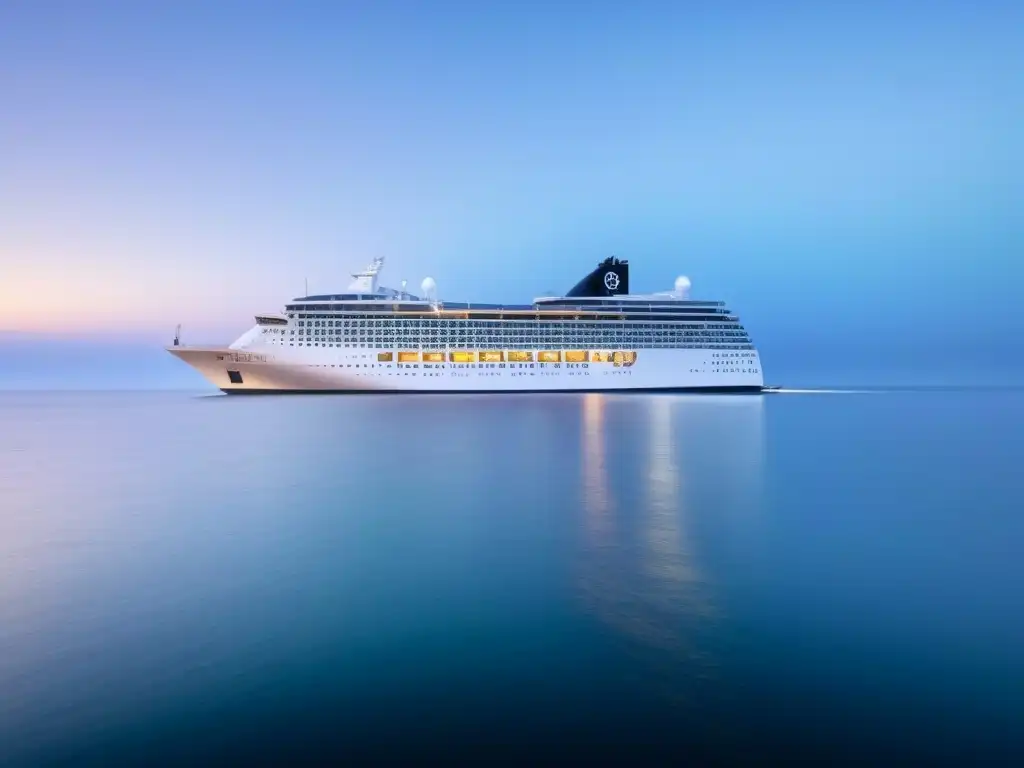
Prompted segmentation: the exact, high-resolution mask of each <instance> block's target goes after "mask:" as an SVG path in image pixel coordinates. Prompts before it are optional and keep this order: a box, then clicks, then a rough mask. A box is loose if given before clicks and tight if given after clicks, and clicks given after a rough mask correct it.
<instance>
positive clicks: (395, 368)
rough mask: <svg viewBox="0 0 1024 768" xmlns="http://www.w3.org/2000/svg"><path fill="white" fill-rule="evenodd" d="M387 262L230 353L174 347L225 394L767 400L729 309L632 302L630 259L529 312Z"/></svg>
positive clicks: (676, 294) (684, 294) (244, 339)
mask: <svg viewBox="0 0 1024 768" xmlns="http://www.w3.org/2000/svg"><path fill="white" fill-rule="evenodd" d="M382 268H383V259H376V260H374V261H373V263H372V264H370V265H369V266H368V267H367V268H366V269H364V270H362V271H360V272H357V273H355V274H353V275H352V277H353V281H352V283H351V284H350V285H349V287H348V289H347V290H346V291H345V292H344V293H338V294H322V295H314V296H304V297H302V298H297V299H293V300H292V301H291V302H289V303H287V304H286V305H285V308H284V312H281V313H276V314H264V315H257V316H256V324H255V325H254V326H253V327H252V328H251V329H250V330H249V331H247V332H246V333H245V334H243V335H242V336H241V337H240V338H239V339H238V340H237V341H235V342H234V343H232V344H231V345H229V346H227V347H223V348H219V347H188V346H182V345H181V344H179V343H178V339H177V337H176V339H175V344H174V346H171V347H169V348H168V350H169V351H170V352H171V353H172V354H174V355H176V356H177V357H179V358H181V359H182V360H184V361H185V362H187V363H189V364H190V365H192V366H193V367H194V368H196V369H197V370H198V371H199V372H200V373H202V374H203V376H205V377H206V378H207V379H208V380H209V381H210V382H211V383H213V384H214V385H215V386H217V387H219V388H220V389H222V390H223V391H224V392H227V393H232V394H234V393H247V394H255V393H284V392H564V391H605V390H608V391H636V390H645V391H656V390H664V391H673V390H674V391H708V392H760V391H762V387H763V376H762V373H761V362H760V359H759V357H758V352H757V349H756V348H755V347H754V344H753V342H752V341H751V339H750V336H749V335H748V333H747V331H746V329H745V328H744V327H743V325H742V324H741V323H740V321H739V318H738V317H736V316H735V315H734V314H732V313H731V312H730V311H729V310H728V308H727V307H726V306H725V304H724V302H721V301H695V300H692V299H690V297H689V289H690V283H689V280H687V279H686V278H684V277H681V278H679V279H677V280H676V283H675V286H674V288H673V290H672V291H667V292H664V293H654V294H648V295H632V294H630V293H629V263H628V262H627V261H625V260H620V259H617V258H614V257H612V258H608V259H605V260H604V261H602V262H601V263H600V264H598V265H597V268H596V269H594V270H593V271H592V272H590V273H589V274H588V275H587V276H586V277H584V278H583V279H582V280H580V281H579V282H578V283H577V284H576V285H575V286H574V287H573V288H572V289H571V290H570V291H568V292H567V293H566V295H565V296H560V297H543V298H537V299H534V301H533V303H531V304H524V305H506V304H478V303H461V302H447V301H438V300H437V298H436V285H435V283H434V281H433V280H432V279H430V278H427V279H426V280H424V281H423V283H422V285H421V292H422V293H423V294H424V296H422V297H421V296H416V295H413V294H411V293H409V292H407V291H406V290H405V285H404V283H403V286H402V288H401V289H398V290H395V289H391V288H384V287H381V286H379V285H378V277H379V274H380V272H381V269H382Z"/></svg>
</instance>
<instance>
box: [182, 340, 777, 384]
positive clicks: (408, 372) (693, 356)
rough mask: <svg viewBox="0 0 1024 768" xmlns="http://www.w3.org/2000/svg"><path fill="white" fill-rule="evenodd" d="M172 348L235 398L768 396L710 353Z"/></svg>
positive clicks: (757, 373)
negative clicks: (472, 356) (442, 355)
mask: <svg viewBox="0 0 1024 768" xmlns="http://www.w3.org/2000/svg"><path fill="white" fill-rule="evenodd" d="M167 351H168V352H170V353H171V354H173V355H174V356H175V357H177V358H179V359H181V360H182V361H183V362H185V363H187V364H189V365H190V366H191V367H193V368H194V369H195V370H196V371H198V372H199V373H200V374H202V376H203V377H204V378H205V379H206V380H207V381H208V382H209V383H210V384H212V385H214V386H215V387H216V388H217V389H219V390H221V391H222V392H224V393H226V394H231V395H235V394H252V395H257V394H258V395H270V394H335V395H337V394H499V393H500V394H514V393H521V394H528V393H529V394H542V393H552V394H554V393H571V392H580V393H583V392H607V393H627V392H637V393H654V392H664V393H673V392H674V393H708V394H760V393H763V392H764V391H765V387H764V381H763V379H762V376H761V370H760V361H759V360H757V359H756V358H754V359H747V360H743V359H739V358H737V359H735V360H728V359H722V358H716V357H715V356H714V351H713V350H707V349H642V350H640V351H639V353H632V355H633V356H632V358H631V359H630V362H629V363H628V364H618V365H616V364H614V363H611V362H596V363H595V362H590V363H565V362H562V363H538V362H528V363H504V364H480V363H478V364H475V365H474V364H460V363H450V362H444V363H418V364H398V363H394V362H387V363H381V362H378V356H386V355H387V354H388V352H389V351H386V350H376V349H365V350H363V349H360V350H348V349H346V350H344V351H342V350H333V349H325V350H322V353H321V355H319V356H318V357H317V362H315V363H311V362H309V357H308V352H307V354H306V355H304V356H303V358H301V359H299V358H297V356H296V357H292V356H291V355H287V353H286V354H281V353H280V352H276V353H273V352H269V351H250V350H240V349H232V348H223V347H217V348H211V347H205V348H201V347H182V346H174V347H168V348H167ZM533 354H534V357H536V353H533ZM627 354H629V353H627ZM754 354H755V355H756V353H754ZM393 359H395V358H393ZM627 359H629V358H627ZM349 361H354V362H349Z"/></svg>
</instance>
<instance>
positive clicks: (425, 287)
mask: <svg viewBox="0 0 1024 768" xmlns="http://www.w3.org/2000/svg"><path fill="white" fill-rule="evenodd" d="M420 290H421V291H423V295H424V296H432V295H433V293H434V291H436V290H437V283H435V282H434V278H432V277H426V278H424V279H423V282H422V283H420Z"/></svg>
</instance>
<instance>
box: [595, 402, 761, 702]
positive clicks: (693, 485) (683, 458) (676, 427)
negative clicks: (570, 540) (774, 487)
mask: <svg viewBox="0 0 1024 768" xmlns="http://www.w3.org/2000/svg"><path fill="white" fill-rule="evenodd" d="M582 402H583V406H582V407H583V418H582V420H581V421H582V427H583V429H582V432H583V434H582V444H583V451H582V481H581V488H582V499H581V501H582V503H581V510H582V515H583V534H582V542H581V546H580V548H579V552H580V557H579V563H578V571H577V572H578V589H579V595H580V599H581V600H582V602H583V604H584V605H585V606H586V610H587V611H588V612H589V613H591V614H592V615H593V616H594V617H595V618H596V619H597V620H598V621H599V622H600V623H602V624H603V625H604V626H606V627H607V628H608V629H610V630H612V631H613V632H614V633H615V635H616V636H617V637H618V638H619V639H620V640H624V641H626V642H627V643H629V644H631V645H633V646H634V647H635V648H636V649H637V651H638V655H639V656H641V657H643V658H644V659H645V660H646V661H647V662H649V663H653V664H654V668H652V669H650V673H651V675H652V676H653V678H654V679H657V680H659V681H660V683H661V684H662V685H663V686H664V687H665V689H666V690H665V692H666V693H667V694H668V695H669V696H670V697H671V698H679V697H683V698H685V697H686V694H687V691H686V685H687V684H694V683H696V682H697V681H700V680H705V681H707V680H710V679H712V678H713V677H714V672H715V667H716V658H715V652H714V651H713V650H712V649H713V648H715V647H717V646H718V645H720V643H721V628H720V626H719V625H720V623H721V620H722V619H723V614H724V613H725V611H726V610H727V609H726V607H725V606H724V605H723V604H722V602H721V601H720V600H719V599H718V596H717V595H716V590H715V578H714V573H713V571H712V570H711V567H712V566H713V563H712V562H705V561H706V560H708V561H710V560H711V558H712V556H713V555H714V553H715V552H728V551H730V550H731V549H734V548H735V546H736V544H737V542H736V541H735V536H737V535H738V531H737V529H736V527H735V526H734V525H733V523H735V522H737V521H741V522H743V524H744V525H747V526H749V525H750V524H752V523H753V521H754V519H756V515H757V507H758V505H759V504H760V499H761V492H760V491H761V488H760V486H761V478H762V464H763V445H764V444H763V427H762V420H763V411H762V409H763V402H762V399H761V398H760V397H751V398H746V397H743V398H739V397H728V396H725V397H706V396H702V397H669V396H666V397H651V398H645V399H643V400H637V399H630V398H608V397H604V396H601V395H588V396H586V397H585V398H584V399H583V401H582ZM624 421H631V422H632V423H633V425H634V429H632V430H630V431H626V430H623V429H621V428H620V427H621V426H622V422H624ZM611 435H614V436H615V438H614V440H613V439H610V436H611ZM623 440H630V442H628V443H624V442H622V441H623ZM631 473H634V474H631ZM704 547H707V548H709V549H710V550H712V551H711V552H703V551H702V548H704ZM666 665H667V666H666ZM691 692H692V691H691Z"/></svg>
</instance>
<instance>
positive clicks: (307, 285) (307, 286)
mask: <svg viewBox="0 0 1024 768" xmlns="http://www.w3.org/2000/svg"><path fill="white" fill-rule="evenodd" d="M305 280H306V292H305V293H304V294H303V295H304V296H309V278H308V277H307V278H305Z"/></svg>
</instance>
